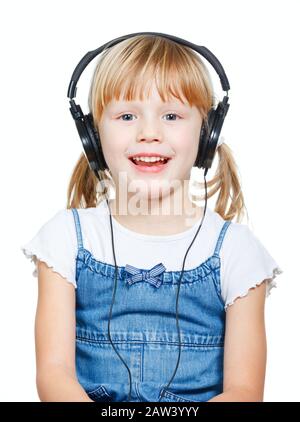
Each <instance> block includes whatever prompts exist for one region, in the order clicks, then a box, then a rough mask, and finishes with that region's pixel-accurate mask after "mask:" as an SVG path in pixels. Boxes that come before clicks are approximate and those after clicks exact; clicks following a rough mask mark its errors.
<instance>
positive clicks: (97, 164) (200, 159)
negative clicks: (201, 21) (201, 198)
mask: <svg viewBox="0 0 300 422" xmlns="http://www.w3.org/2000/svg"><path fill="white" fill-rule="evenodd" d="M136 35H155V36H160V37H165V38H168V39H170V40H172V41H175V42H177V43H179V44H182V45H186V46H187V47H190V48H192V49H193V50H195V51H197V52H198V53H200V54H201V55H202V56H203V57H204V58H206V59H207V60H208V61H209V63H210V64H211V65H212V66H213V67H214V69H215V70H216V72H217V73H218V75H219V77H220V81H221V85H222V88H223V91H226V92H227V95H226V96H224V98H223V100H222V101H221V102H219V104H218V106H217V108H216V109H214V108H213V107H212V108H211V109H210V111H209V113H208V119H207V126H206V125H202V127H201V132H200V138H199V147H198V153H197V158H196V161H195V164H194V166H196V167H198V168H203V169H205V170H204V185H205V206H204V211H203V216H202V219H201V222H200V224H199V227H198V229H197V232H196V234H195V236H194V238H193V240H192V242H191V244H190V246H189V247H188V249H187V251H186V253H185V257H184V260H183V265H182V271H181V275H180V279H179V283H178V290H177V296H176V325H177V330H178V337H179V354H178V359H177V364H176V368H175V371H174V373H173V375H172V377H171V379H170V380H169V382H168V384H167V387H164V388H163V389H162V390H161V392H160V398H159V400H158V401H160V400H161V399H162V397H163V395H164V393H165V391H166V388H168V387H169V385H170V384H171V382H172V380H173V379H174V377H175V374H176V371H177V369H178V365H179V361H180V354H181V337H180V329H179V322H178V300H179V291H180V283H181V278H182V275H183V271H184V265H185V259H186V256H187V254H188V252H189V250H190V248H191V246H192V244H193V242H194V240H195V238H196V237H197V235H198V233H199V230H200V229H201V227H202V223H203V220H204V217H205V213H206V205H207V184H206V178H205V176H206V173H207V171H208V169H209V168H210V167H211V165H212V162H213V159H214V155H215V151H216V149H217V145H218V140H219V136H220V133H221V129H222V126H223V123H224V120H225V117H226V114H227V111H228V108H229V104H228V90H229V89H230V86H229V82H228V79H227V76H226V74H225V72H224V69H223V67H222V65H221V63H220V62H219V60H218V59H217V58H216V57H215V56H214V55H213V54H212V53H211V52H210V51H209V50H208V49H207V48H206V47H203V46H198V45H195V44H192V43H190V42H189V41H186V40H183V39H181V38H178V37H175V36H172V35H168V34H162V33H159V32H137V33H133V34H129V35H125V36H122V37H119V38H115V39H114V40H112V41H109V42H108V43H106V44H104V45H102V46H101V47H99V48H97V49H96V50H93V51H90V52H88V53H87V54H86V55H85V56H84V57H83V58H82V59H81V60H80V62H79V63H78V65H77V66H76V68H75V70H74V72H73V74H72V77H71V81H70V83H69V88H68V98H69V99H70V106H71V107H70V111H71V114H72V116H73V118H74V120H75V123H76V127H77V130H78V133H79V136H80V139H81V142H82V145H83V149H84V153H85V156H86V158H87V160H88V163H89V166H90V168H91V170H92V171H94V173H95V175H96V177H97V179H98V180H99V182H101V179H100V176H99V174H98V172H99V170H103V171H104V170H106V169H108V166H107V163H106V161H105V158H104V155H103V151H102V147H101V142H100V137H99V135H98V132H97V130H96V129H95V126H94V123H93V116H92V114H91V113H89V114H87V115H84V114H83V113H82V110H81V107H80V106H79V105H77V104H76V103H75V101H74V100H73V98H74V97H75V96H76V90H77V88H76V84H77V82H78V79H79V78H80V75H81V74H82V72H83V71H84V69H85V68H86V66H87V65H88V64H89V63H90V61H91V60H92V59H93V58H94V57H96V56H97V55H98V54H100V53H101V52H102V51H104V50H105V49H107V48H109V47H112V46H113V45H115V44H117V43H119V42H121V41H123V40H125V39H127V38H131V37H134V36H136ZM106 202H107V206H108V208H109V210H110V207H109V203H108V198H106ZM109 217H110V228H111V240H112V249H113V256H114V262H115V268H116V271H115V285H114V292H113V299H112V304H111V308H110V314H109V320H108V336H109V340H110V342H111V345H112V347H113V348H114V350H115V352H116V354H117V355H118V356H119V358H120V359H121V361H122V362H123V363H124V365H125V367H126V369H127V371H128V374H129V381H130V389H129V396H128V401H130V399H131V389H132V380H131V378H132V377H131V372H130V369H129V367H128V365H127V364H126V362H125V361H124V359H123V358H122V356H121V355H120V354H119V352H118V350H117V349H116V348H115V346H114V344H113V342H112V339H111V336H110V320H111V316H112V306H113V303H114V299H115V293H116V287H117V273H118V271H117V263H116V257H115V249H114V237H113V225H112V218H111V212H110V214H109Z"/></svg>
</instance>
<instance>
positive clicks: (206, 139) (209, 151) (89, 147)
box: [67, 32, 230, 177]
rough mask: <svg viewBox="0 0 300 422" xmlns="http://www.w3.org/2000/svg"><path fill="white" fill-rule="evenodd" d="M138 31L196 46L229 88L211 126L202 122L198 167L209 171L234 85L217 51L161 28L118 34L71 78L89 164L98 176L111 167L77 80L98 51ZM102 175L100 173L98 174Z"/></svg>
mask: <svg viewBox="0 0 300 422" xmlns="http://www.w3.org/2000/svg"><path fill="white" fill-rule="evenodd" d="M137 35H155V36H160V37H165V38H168V39H170V40H172V41H175V42H177V43H179V44H182V45H185V46H187V47H190V48H192V49H193V50H195V51H197V52H198V53H199V54H201V55H202V56H203V57H204V58H205V59H206V60H207V61H208V62H209V63H210V64H211V65H212V66H213V67H214V69H215V71H216V72H217V73H218V75H219V78H220V81H221V85H222V89H223V91H226V93H227V95H226V96H224V97H223V100H222V101H220V102H219V104H218V106H217V108H216V109H214V108H213V107H212V108H211V109H210V111H209V113H208V119H207V123H208V124H207V126H206V125H204V124H203V125H202V127H201V132H200V137H199V147H198V153H197V157H196V161H195V163H194V166H196V167H198V168H204V169H205V175H206V173H207V170H208V169H209V168H210V167H211V165H212V162H213V159H214V156H215V152H216V148H217V145H218V140H219V136H220V133H221V129H222V126H223V123H224V120H225V117H226V114H227V111H228V109H229V105H230V104H228V90H229V89H230V85H229V81H228V79H227V76H226V74H225V71H224V69H223V67H222V65H221V63H220V62H219V60H218V59H217V58H216V56H214V54H213V53H212V52H211V51H209V50H208V48H206V47H203V46H198V45H196V44H193V43H191V42H189V41H186V40H184V39H182V38H178V37H175V36H173V35H168V34H162V33H159V32H136V33H133V34H128V35H124V36H122V37H118V38H115V39H114V40H112V41H109V42H107V43H106V44H104V45H102V46H101V47H99V48H97V49H96V50H93V51H89V52H88V53H86V55H85V56H84V57H83V58H82V59H81V60H80V62H79V63H78V65H77V66H76V68H75V70H74V72H73V74H72V77H71V81H70V83H69V88H68V94H67V96H68V98H69V99H70V101H69V103H70V106H71V107H70V111H71V114H72V116H73V119H74V120H75V124H76V127H77V130H78V133H79V136H80V139H81V142H82V145H83V149H84V153H85V155H86V158H87V160H88V163H89V166H90V168H91V170H93V171H94V172H95V174H96V176H97V174H98V171H99V170H106V169H108V165H107V163H106V161H105V158H104V155H103V151H102V147H101V140H100V136H99V134H98V131H97V130H96V129H95V126H94V123H93V116H92V114H91V113H88V114H86V115H84V114H83V112H82V110H81V107H80V105H79V104H76V103H75V101H74V100H73V98H75V97H76V91H77V86H76V85H77V82H78V80H79V78H80V76H81V74H82V72H83V71H84V69H85V68H86V66H87V65H88V64H89V63H90V61H91V60H93V59H94V58H95V57H96V56H97V55H98V54H100V53H102V52H103V51H104V50H106V49H107V48H109V47H112V46H114V45H116V44H118V43H119V42H121V41H123V40H125V39H127V38H131V37H134V36H137ZM97 177H98V176H97Z"/></svg>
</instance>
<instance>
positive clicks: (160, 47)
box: [67, 35, 246, 222]
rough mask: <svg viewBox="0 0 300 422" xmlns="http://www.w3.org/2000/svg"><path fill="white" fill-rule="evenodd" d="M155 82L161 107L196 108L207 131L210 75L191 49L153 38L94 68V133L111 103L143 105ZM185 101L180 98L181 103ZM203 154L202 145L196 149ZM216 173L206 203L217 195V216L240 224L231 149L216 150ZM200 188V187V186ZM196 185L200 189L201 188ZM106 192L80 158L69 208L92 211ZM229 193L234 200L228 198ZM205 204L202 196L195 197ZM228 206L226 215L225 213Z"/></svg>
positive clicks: (137, 40) (123, 47)
mask: <svg viewBox="0 0 300 422" xmlns="http://www.w3.org/2000/svg"><path fill="white" fill-rule="evenodd" d="M153 76H154V77H155V78H156V86H157V90H158V92H159V95H160V97H161V99H162V101H168V100H169V99H171V96H174V97H176V98H177V99H179V100H180V101H182V102H184V100H186V101H188V103H189V105H190V106H193V105H195V106H196V107H197V108H198V110H199V112H200V114H201V117H202V119H203V124H204V125H207V115H208V112H209V110H210V109H211V107H213V106H214V105H215V104H214V100H215V99H214V94H213V87H212V82H211V78H210V75H209V72H208V71H207V69H206V67H205V65H204V63H203V61H202V60H201V58H200V55H199V54H198V53H196V52H195V51H194V50H193V49H191V48H189V47H186V46H183V45H181V44H178V43H176V42H174V41H172V40H170V39H167V38H164V37H161V36H156V35H137V36H133V37H131V38H129V39H126V40H123V41H121V42H119V43H118V44H116V45H114V46H113V47H109V48H108V49H106V50H104V51H103V52H102V53H101V55H100V59H99V60H98V63H97V65H96V68H95V71H94V74H93V77H92V83H91V86H90V92H89V99H88V104H89V109H90V112H91V114H92V116H93V122H94V126H95V128H96V129H97V130H98V122H99V121H100V119H101V116H102V113H103V110H104V108H105V106H106V105H107V104H108V103H109V102H110V101H111V100H113V99H115V100H119V99H120V98H122V99H125V100H127V101H130V100H133V99H137V98H139V99H140V100H141V101H142V100H143V99H144V94H145V88H146V84H147V83H149V81H151V80H153ZM182 96H183V97H184V98H183V97H182ZM200 148H201V145H200ZM217 152H218V158H219V162H218V168H217V171H216V174H215V176H214V177H213V178H212V179H211V180H209V181H207V186H208V188H209V187H210V188H211V189H210V190H209V189H208V191H207V198H210V197H211V196H213V195H214V194H215V193H218V192H219V195H218V198H217V201H216V205H215V212H217V213H218V214H219V215H220V216H221V217H222V218H223V219H224V220H232V219H233V218H234V217H235V216H237V221H238V222H239V221H240V220H241V219H242V218H243V216H244V211H245V209H246V207H245V203H244V198H243V194H242V191H241V183H240V180H239V176H238V169H237V165H236V163H235V160H234V157H233V154H232V151H231V149H230V148H229V146H228V145H226V144H225V143H223V144H221V145H220V146H219V147H218V149H217ZM99 176H100V179H101V180H103V181H105V182H108V183H105V186H107V185H108V184H109V181H110V178H109V177H108V175H107V173H106V171H101V170H100V171H99ZM198 183H199V182H198ZM199 185H201V186H204V184H203V183H199ZM107 192H108V190H107V188H106V187H105V188H104V189H102V190H100V191H99V180H98V179H97V177H96V176H95V174H94V172H93V171H92V170H91V169H90V167H89V164H88V162H87V159H86V157H85V155H84V153H83V152H82V153H81V155H80V157H79V159H78V161H77V163H76V165H75V167H74V170H73V173H72V176H71V179H70V182H69V186H68V194H67V196H68V198H67V208H88V207H96V206H97V205H98V204H99V203H100V202H101V201H102V200H104V199H105V197H106V195H107ZM231 192H232V194H231ZM193 197H194V198H195V199H204V196H196V197H195V196H193ZM228 204H229V210H228V211H226V209H227V207H228Z"/></svg>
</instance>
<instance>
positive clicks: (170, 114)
mask: <svg viewBox="0 0 300 422" xmlns="http://www.w3.org/2000/svg"><path fill="white" fill-rule="evenodd" d="M123 116H133V114H131V113H126V114H122V115H121V116H120V117H118V120H119V119H121V120H123V119H122V117H123ZM165 116H177V117H178V118H179V119H180V117H179V116H178V114H176V113H168V114H165ZM177 120H178V119H177ZM123 121H130V120H128V119H125V120H123ZM170 121H176V119H171V120H170Z"/></svg>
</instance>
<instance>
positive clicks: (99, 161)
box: [84, 113, 108, 171]
mask: <svg viewBox="0 0 300 422" xmlns="http://www.w3.org/2000/svg"><path fill="white" fill-rule="evenodd" d="M84 123H85V127H86V130H87V132H88V137H89V142H90V148H89V150H90V158H89V161H90V163H92V166H91V168H92V170H94V171H95V170H96V171H99V170H106V169H108V166H107V164H106V161H105V158H104V155H103V151H102V147H101V139H100V136H99V134H98V131H97V130H96V128H95V126H94V122H93V116H92V114H91V113H88V114H87V115H85V116H84Z"/></svg>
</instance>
